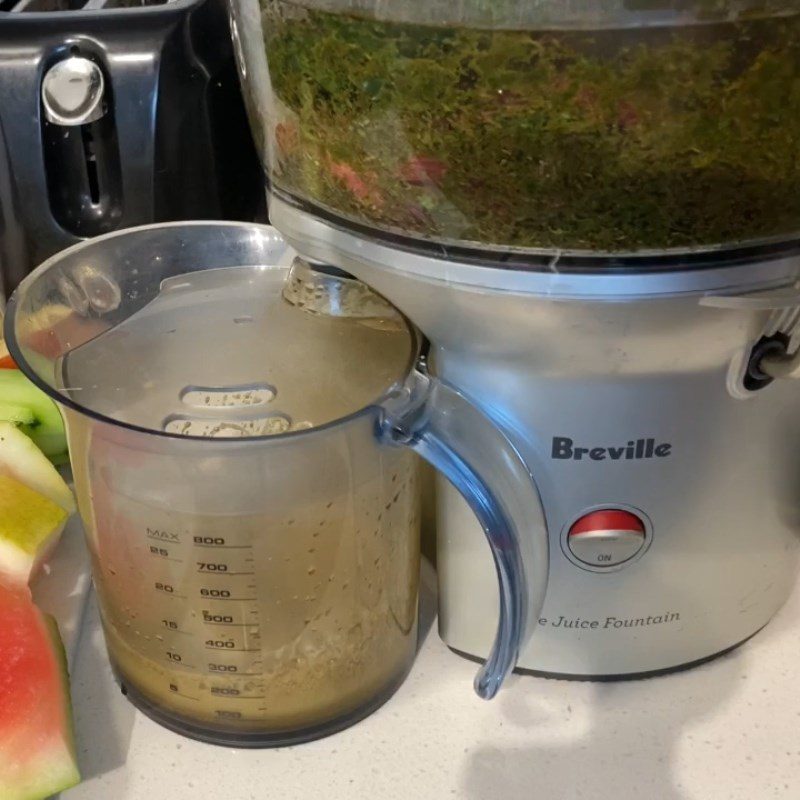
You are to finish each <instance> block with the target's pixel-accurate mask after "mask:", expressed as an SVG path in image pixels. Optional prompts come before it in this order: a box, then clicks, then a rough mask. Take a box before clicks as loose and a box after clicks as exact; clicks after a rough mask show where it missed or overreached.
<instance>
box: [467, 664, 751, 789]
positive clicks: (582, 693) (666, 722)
mask: <svg viewBox="0 0 800 800" xmlns="http://www.w3.org/2000/svg"><path fill="white" fill-rule="evenodd" d="M746 659H747V654H746V651H744V650H742V649H741V648H740V649H738V650H735V651H733V652H731V653H728V654H727V655H723V656H721V657H719V658H718V659H716V660H714V661H711V662H709V663H708V664H706V665H703V666H699V667H695V668H694V669H693V670H691V671H689V672H685V673H678V674H672V675H670V674H668V675H663V676H660V677H654V678H645V679H640V680H636V681H619V682H608V683H604V682H596V683H583V682H581V683H575V682H559V683H562V684H564V685H565V686H570V687H577V688H573V690H570V689H566V690H565V691H564V693H563V694H562V695H560V696H559V698H558V700H563V701H564V702H563V704H562V703H561V702H558V700H556V702H554V701H553V698H554V696H553V694H551V693H546V692H542V693H537V691H536V686H534V685H531V688H530V691H529V692H528V693H527V694H526V700H527V702H525V701H523V702H522V703H520V702H519V701H520V693H519V692H513V693H509V699H508V700H507V701H506V702H504V699H503V696H502V694H501V695H500V697H499V698H498V699H497V700H495V702H498V701H499V702H500V703H501V704H503V709H502V710H503V717H504V719H505V720H506V724H510V725H511V726H513V727H514V728H515V729H517V728H518V729H520V730H521V731H522V730H525V731H531V730H535V729H537V728H538V729H539V730H540V731H542V730H548V729H551V730H552V732H553V737H552V744H548V743H547V741H546V740H544V741H543V737H541V736H538V737H537V742H536V744H535V745H531V746H529V747H525V746H519V747H508V746H502V747H500V746H498V747H493V746H483V747H480V748H479V749H478V750H476V751H474V752H472V753H471V754H470V758H469V761H468V765H467V767H466V771H465V772H464V773H463V774H462V777H461V781H460V783H461V791H462V792H463V796H464V797H468V798H471V800H488V799H489V798H502V799H503V800H627V799H628V798H641V800H697V798H696V795H694V794H691V793H689V792H688V790H686V791H684V789H683V788H682V787H681V786H680V784H679V775H678V773H677V772H676V771H675V769H674V764H675V761H676V759H677V753H676V748H677V745H678V743H679V742H680V741H681V739H682V738H683V732H684V729H686V728H691V727H692V726H693V725H695V724H697V723H699V722H700V721H702V719H703V718H704V717H708V716H710V715H712V714H713V713H714V712H715V711H716V710H718V709H719V708H720V707H721V706H723V705H724V704H725V703H726V702H727V701H728V699H729V698H730V697H731V695H733V694H734V693H735V690H736V688H735V687H736V686H737V684H739V683H741V680H742V678H743V675H744V673H746V666H745V665H746ZM698 675H703V676H704V680H698ZM687 676H691V677H690V678H689V679H687ZM511 680H512V681H513V682H517V681H535V682H536V683H539V681H541V680H545V681H549V680H554V679H546V678H544V679H542V678H540V679H535V678H531V676H514V677H512V678H511ZM665 682H669V688H670V689H671V692H670V693H669V695H668V698H669V701H668V702H666V701H662V702H660V703H658V704H656V703H654V697H655V696H658V697H659V698H666V697H667V695H666V693H665V691H664V683H665ZM656 690H657V691H656ZM512 697H513V702H512ZM570 698H577V699H575V700H574V701H573V703H572V705H574V706H575V712H578V714H580V715H582V716H578V714H575V715H574V716H573V713H574V712H573V708H572V706H571V705H570ZM573 737H574V738H573ZM708 800H712V798H711V797H709V798H708ZM713 800H717V799H716V798H714V799H713ZM720 800H721V798H720Z"/></svg>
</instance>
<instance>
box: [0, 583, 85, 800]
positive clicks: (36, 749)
mask: <svg viewBox="0 0 800 800" xmlns="http://www.w3.org/2000/svg"><path fill="white" fill-rule="evenodd" d="M79 780H80V775H79V774H78V767H77V764H76V761H75V746H74V740H73V736H72V718H71V714H70V703H69V677H68V675H67V664H66V659H65V657H64V648H63V647H62V645H61V639H60V637H59V635H58V628H57V627H56V624H55V621H54V620H53V619H51V618H50V617H48V616H46V615H45V614H42V612H41V611H39V609H38V608H37V607H36V606H35V605H34V604H33V600H32V599H31V595H30V592H29V590H28V588H27V586H14V587H11V586H8V585H5V584H3V583H0V798H2V800H43V798H46V797H49V796H50V795H52V794H55V793H56V792H59V791H61V790H63V789H68V788H69V787H70V786H74V785H75V784H76V783H78V781H79Z"/></svg>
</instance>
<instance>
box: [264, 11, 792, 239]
mask: <svg viewBox="0 0 800 800" xmlns="http://www.w3.org/2000/svg"><path fill="white" fill-rule="evenodd" d="M261 2H262V9H263V14H264V30H265V38H266V51H267V58H268V62H269V68H270V74H271V80H272V85H273V90H274V94H275V99H276V105H277V109H276V118H275V119H273V120H271V121H270V124H271V125H272V126H273V128H272V137H273V143H274V146H273V148H272V150H273V153H272V179H273V183H274V185H275V186H276V188H277V189H278V190H283V191H284V192H288V193H289V194H290V195H293V196H295V197H297V198H300V199H301V200H306V201H311V202H312V203H314V204H317V205H321V206H323V207H325V208H327V209H329V210H331V211H333V212H334V213H336V214H338V215H341V216H344V217H346V218H349V219H351V220H354V221H356V222H360V223H364V224H367V225H369V226H377V227H379V228H383V229H386V230H390V231H395V232H402V233H407V234H410V235H413V236H421V237H424V238H429V239H434V240H445V241H447V240H450V241H452V240H460V241H470V242H479V243H483V244H488V245H500V246H509V247H521V248H561V249H570V250H572V249H574V250H593V251H605V252H630V251H636V250H640V249H643V248H648V249H649V248H681V249H691V248H697V247H704V246H709V245H716V244H722V243H729V242H738V241H749V240H760V239H765V238H771V237H776V236H782V235H787V234H790V233H794V232H796V231H798V229H800V17H798V16H786V17H776V18H772V19H751V20H742V21H739V22H727V23H715V24H708V25H696V26H691V27H682V28H656V29H631V30H606V31H594V32H588V31H546V32H528V31H496V32H492V31H483V30H471V29H465V28H449V27H433V26H422V25H412V24H400V23H388V22H381V21H376V20H372V19H367V18H359V17H354V16H347V15H342V14H332V13H327V12H317V11H298V9H297V6H294V5H291V6H290V5H288V4H286V3H284V2H276V1H275V0H261Z"/></svg>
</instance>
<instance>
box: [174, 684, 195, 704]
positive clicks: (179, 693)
mask: <svg viewBox="0 0 800 800" xmlns="http://www.w3.org/2000/svg"><path fill="white" fill-rule="evenodd" d="M169 690H170V692H172V694H176V695H178V697H184V698H186V699H187V700H194V702H195V703H196V702H197V701H198V700H199V699H200V698H199V697H192V696H191V695H190V694H184V693H183V692H179V691H178V687H177V686H176V685H175V684H174V683H171V684H170V685H169Z"/></svg>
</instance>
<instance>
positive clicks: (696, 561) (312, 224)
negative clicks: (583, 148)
mask: <svg viewBox="0 0 800 800" xmlns="http://www.w3.org/2000/svg"><path fill="white" fill-rule="evenodd" d="M270 213H271V218H272V221H273V223H274V224H275V225H276V227H278V228H279V229H280V230H281V232H282V234H283V235H284V236H285V237H286V238H287V239H288V240H289V241H290V243H291V244H292V245H293V246H294V247H295V248H296V249H297V250H298V251H299V252H301V253H302V254H303V255H305V256H306V257H307V258H309V259H311V260H317V261H324V262H330V263H333V264H337V265H339V266H342V267H344V268H345V269H347V270H349V271H351V272H352V273H354V274H355V275H356V276H358V277H359V278H360V279H362V280H364V281H365V282H366V283H368V284H369V285H370V286H372V287H373V288H375V289H376V290H377V291H379V292H380V293H382V294H384V295H385V296H386V297H388V298H389V299H390V300H391V302H393V303H394V304H395V305H397V306H398V307H399V308H400V309H401V310H403V311H404V312H405V313H406V314H407V315H408V316H409V317H410V318H411V319H412V320H413V321H414V322H415V323H416V324H417V325H419V327H420V328H421V329H422V331H423V332H424V333H425V334H426V336H428V338H429V339H430V340H431V342H432V350H433V356H434V359H435V364H436V368H437V371H438V372H439V374H440V375H441V376H442V377H443V378H445V379H446V380H448V381H449V382H451V383H452V384H454V385H456V386H458V387H459V388H460V389H462V390H463V391H464V392H465V393H466V394H467V395H468V396H469V397H470V398H471V399H472V400H473V401H474V402H476V403H477V404H478V405H479V406H480V407H481V408H482V409H483V410H484V411H485V412H486V413H487V414H489V415H490V416H491V417H492V418H493V419H494V420H495V421H497V422H498V423H499V424H500V425H501V426H502V427H503V428H504V429H505V431H506V433H507V434H508V435H509V437H510V438H511V439H512V440H513V442H514V443H515V444H516V446H517V447H518V448H519V451H520V453H521V454H522V456H523V458H524V459H525V461H526V462H527V464H528V467H529V468H530V470H531V472H532V474H533V477H534V480H535V482H536V484H537V487H538V490H539V493H540V496H541V499H542V504H543V506H544V514H545V518H546V521H547V527H548V535H549V539H550V578H549V585H548V590H547V596H546V600H545V606H544V610H543V611H542V613H541V615H540V616H539V617H537V619H532V620H529V625H530V628H531V630H532V632H533V634H534V635H533V636H532V637H531V638H530V640H529V642H528V644H527V646H526V648H525V649H524V651H523V652H522V654H521V656H520V660H519V666H520V667H522V668H525V669H530V670H536V671H541V672H545V673H549V674H559V675H569V676H579V677H611V676H632V675H638V674H642V673H648V672H653V671H659V670H666V669H673V668H678V667H680V666H684V665H688V664H692V663H694V662H696V661H699V660H702V659H704V658H707V657H711V656H713V655H715V654H718V653H720V652H722V651H724V650H726V649H728V648H730V647H732V646H735V645H736V644H738V643H740V642H742V641H743V640H745V639H747V638H748V637H749V636H751V635H752V634H754V633H755V632H756V631H758V630H759V629H760V628H761V627H762V626H763V625H765V624H766V623H767V622H768V621H769V619H770V618H771V616H772V615H773V614H774V613H775V612H776V611H777V610H778V608H780V606H781V605H782V604H783V602H784V601H785V599H786V598H787V596H788V594H789V592H790V590H791V587H792V585H793V582H794V579H795V577H796V574H797V567H798V543H800V415H798V414H797V409H798V407H800V385H797V384H795V383H794V382H793V381H789V380H776V381H773V382H770V383H768V382H767V381H763V384H766V385H763V386H762V388H758V389H753V388H752V386H753V384H752V381H751V380H747V379H746V375H747V370H748V364H749V363H751V361H752V360H751V354H752V352H753V348H754V346H755V345H756V344H757V343H759V342H760V341H764V340H765V339H766V340H768V341H772V342H775V341H777V342H779V343H780V346H782V347H784V348H786V349H788V350H789V351H792V350H793V349H794V348H795V346H796V342H795V327H796V324H797V319H798V316H800V293H798V291H797V290H796V289H795V286H796V285H797V282H798V280H800V258H798V257H797V256H796V255H793V254H791V253H790V252H788V251H786V250H785V249H784V250H783V251H782V252H776V251H772V252H769V251H762V252H760V254H758V255H756V253H755V251H753V252H751V253H750V254H744V255H742V254H740V255H739V257H738V258H730V257H729V256H728V255H726V254H723V253H720V255H719V258H718V259H717V260H714V259H713V257H711V258H707V259H706V261H707V262H710V263H706V264H704V265H703V266H702V267H701V268H692V269H689V268H681V266H680V265H679V264H678V265H676V264H673V265H671V266H668V267H662V268H657V269H653V268H652V265H651V268H650V269H647V268H643V269H641V270H633V271H631V270H628V271H606V272H602V273H601V272H595V273H590V272H582V273H580V272H560V271H559V268H558V264H557V263H555V264H551V268H550V269H544V270H538V271H536V270H524V269H507V268H502V267H497V268H493V267H487V266H478V265H474V264H470V263H466V262H459V261H457V260H449V259H445V258H441V257H435V256H433V255H420V254H417V253H414V252H412V251H410V250H407V249H402V248H400V247H396V246H392V245H390V244H381V243H379V242H378V241H376V240H374V239H372V238H369V237H362V236H357V235H354V234H353V233H350V232H346V231H344V230H343V229H340V228H337V227H336V226H335V225H334V224H332V223H328V222H325V221H323V220H322V219H320V218H315V217H313V216H311V215H309V214H306V213H305V212H303V211H300V210H298V209H297V208H295V207H294V206H292V205H290V204H288V203H286V202H284V201H283V200H281V199H280V198H277V197H273V198H272V201H271V208H270ZM748 387H751V388H748ZM439 488H440V492H439V500H438V503H439V505H438V569H439V581H440V606H439V610H440V615H439V621H440V622H439V624H440V632H441V634H442V637H443V638H444V640H445V642H446V643H447V644H448V645H449V646H450V647H452V648H454V649H456V650H459V651H463V652H465V653H468V654H472V655H476V656H484V655H485V654H486V653H487V652H488V650H489V647H490V644H491V640H492V635H493V633H494V621H495V620H496V618H497V588H496V579H495V575H494V571H493V566H492V561H491V557H490V554H489V550H488V547H487V546H486V544H485V542H484V541H483V535H482V532H481V531H480V529H479V527H478V525H477V523H476V521H475V518H474V517H473V516H472V514H471V512H470V511H469V510H468V508H467V506H466V505H465V504H464V502H463V501H462V500H461V499H460V498H459V497H458V495H457V494H456V492H455V491H454V490H452V489H451V488H450V487H449V486H447V485H444V484H442V485H441V486H440V487H439ZM597 510H616V511H623V512H626V514H627V515H629V516H628V517H626V518H627V519H631V520H638V523H639V525H638V528H637V529H636V530H608V527H609V526H608V525H606V526H605V529H604V526H603V525H600V526H599V528H600V529H599V530H597V529H596V530H589V531H588V535H587V531H586V530H583V531H581V529H580V525H581V524H582V522H581V521H582V520H585V519H586V520H590V521H591V520H592V519H594V518H595V517H594V515H593V512H595V511H597ZM585 527H586V526H584V528H585ZM589 527H590V528H591V525H589ZM597 527H598V526H597V525H595V528H597ZM611 527H612V528H613V526H611ZM634 527H635V526H634ZM571 532H572V533H573V535H572V536H571V535H570V533H571ZM576 533H577V534H578V535H575V534H576ZM581 533H583V536H581V535H580V534H581Z"/></svg>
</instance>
